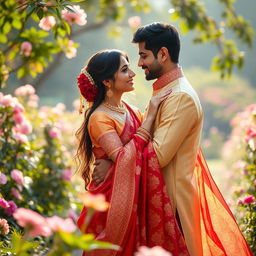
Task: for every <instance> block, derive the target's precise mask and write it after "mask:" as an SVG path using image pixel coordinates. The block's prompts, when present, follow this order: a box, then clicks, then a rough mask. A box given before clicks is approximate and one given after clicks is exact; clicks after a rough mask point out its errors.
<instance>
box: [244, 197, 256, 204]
mask: <svg viewBox="0 0 256 256" xmlns="http://www.w3.org/2000/svg"><path fill="white" fill-rule="evenodd" d="M254 202H255V197H254V196H252V195H248V196H246V197H245V198H244V199H243V203H244V204H252V203H254Z"/></svg>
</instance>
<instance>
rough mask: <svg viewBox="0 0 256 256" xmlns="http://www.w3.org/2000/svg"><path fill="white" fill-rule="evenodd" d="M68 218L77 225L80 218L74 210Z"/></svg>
mask: <svg viewBox="0 0 256 256" xmlns="http://www.w3.org/2000/svg"><path fill="white" fill-rule="evenodd" d="M68 217H69V218H70V219H72V220H73V221H74V222H75V223H76V222H77V219H78V216H77V214H76V212H75V211H74V210H72V209H70V210H69V211H68Z"/></svg>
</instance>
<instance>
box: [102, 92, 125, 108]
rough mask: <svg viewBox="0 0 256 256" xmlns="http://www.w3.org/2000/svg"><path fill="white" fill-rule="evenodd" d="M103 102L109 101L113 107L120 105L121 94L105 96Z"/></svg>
mask: <svg viewBox="0 0 256 256" xmlns="http://www.w3.org/2000/svg"><path fill="white" fill-rule="evenodd" d="M105 102H107V103H109V104H110V105H112V106H115V107H122V106H123V104H122V94H121V95H113V96H112V97H109V98H108V97H106V98H105Z"/></svg>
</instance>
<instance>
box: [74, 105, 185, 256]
mask: <svg viewBox="0 0 256 256" xmlns="http://www.w3.org/2000/svg"><path fill="white" fill-rule="evenodd" d="M126 106H127V109H128V111H127V119H126V124H125V127H124V130H123V132H122V134H121V136H120V139H121V141H122V143H123V145H124V146H123V147H122V149H121V150H120V151H119V153H118V156H117V158H116V162H115V164H113V165H112V166H111V167H110V169H109V171H108V175H107V178H106V179H105V181H104V182H103V183H101V184H100V185H99V186H96V187H95V186H94V184H93V182H92V183H91V185H90V189H89V191H90V192H91V193H93V194H98V193H102V194H104V195H105V196H106V200H107V201H108V202H110V208H109V210H108V211H107V212H95V213H94V214H93V215H92V217H91V219H90V221H89V223H88V225H87V227H86V230H85V232H86V233H93V234H95V236H96V239H98V240H102V241H109V242H111V243H113V244H116V245H119V246H120V247H121V248H122V250H121V251H114V250H99V249H98V250H94V251H91V252H84V254H83V255H86V256H132V255H133V254H134V252H136V251H137V248H138V247H139V246H142V245H145V246H149V247H153V246H156V245H158V246H161V247H163V248H164V249H166V250H167V251H169V252H171V253H172V254H173V256H189V253H188V250H187V247H186V245H185V241H184V238H183V236H182V233H181V231H180V229H179V226H178V224H177V221H176V218H175V214H174V213H173V209H172V206H171V203H170V200H169V197H168V195H167V190H166V187H165V182H164V179H163V176H162V173H161V169H160V167H159V163H158V160H157V156H156V154H155V152H154V149H153V146H152V143H147V142H146V141H145V140H143V139H142V138H141V137H139V136H138V135H136V130H137V128H138V127H139V126H140V125H141V122H140V120H139V119H138V117H137V115H136V114H135V112H134V111H133V110H132V108H131V107H129V105H126ZM106 136H108V138H107V141H108V142H109V143H110V142H111V141H112V143H114V142H113V140H111V133H108V134H107V135H106ZM94 154H95V156H96V158H106V155H105V154H104V152H103V151H102V150H100V149H97V150H95V151H94ZM87 214H88V213H87V209H86V208H84V209H83V211H82V213H81V215H80V217H79V220H78V226H79V227H80V228H82V226H83V223H84V222H85V219H86V215H87Z"/></svg>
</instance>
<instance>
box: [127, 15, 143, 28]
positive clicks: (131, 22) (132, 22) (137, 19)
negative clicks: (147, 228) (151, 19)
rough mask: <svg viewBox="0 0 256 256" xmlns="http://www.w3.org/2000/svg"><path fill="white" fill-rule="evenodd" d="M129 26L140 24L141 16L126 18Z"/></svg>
mask: <svg viewBox="0 0 256 256" xmlns="http://www.w3.org/2000/svg"><path fill="white" fill-rule="evenodd" d="M128 24H129V26H130V28H138V27H139V26H140V25H141V18H140V17H139V16H133V17H130V18H129V19H128Z"/></svg>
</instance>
